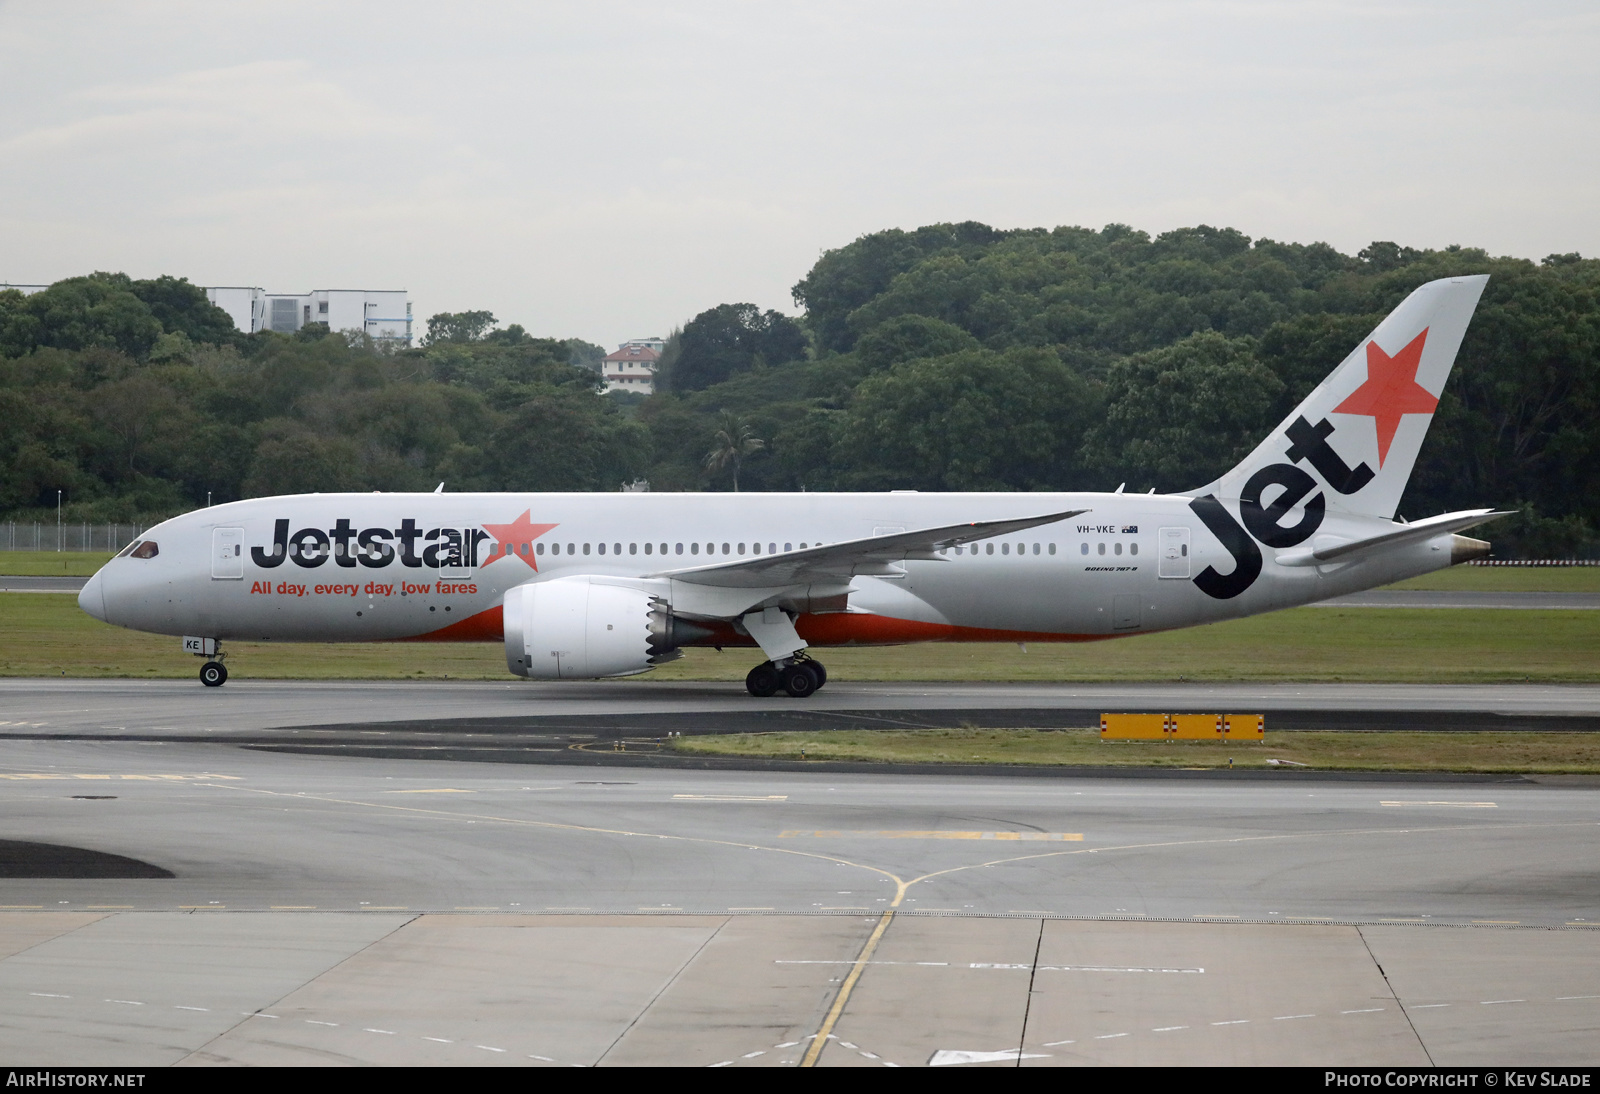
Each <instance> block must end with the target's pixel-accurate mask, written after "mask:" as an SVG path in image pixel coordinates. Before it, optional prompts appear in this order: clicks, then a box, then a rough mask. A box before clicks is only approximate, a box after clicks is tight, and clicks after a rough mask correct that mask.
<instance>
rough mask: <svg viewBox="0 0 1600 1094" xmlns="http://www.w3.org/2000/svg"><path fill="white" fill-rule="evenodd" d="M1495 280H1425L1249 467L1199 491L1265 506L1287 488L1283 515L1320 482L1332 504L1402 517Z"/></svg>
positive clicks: (1281, 499)
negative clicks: (1442, 400)
mask: <svg viewBox="0 0 1600 1094" xmlns="http://www.w3.org/2000/svg"><path fill="white" fill-rule="evenodd" d="M1488 280H1489V278H1488V275H1486V274H1478V275H1474V276H1471V277H1450V278H1445V279H1444V280H1441V281H1430V282H1428V283H1427V284H1426V285H1423V286H1421V287H1419V288H1418V289H1417V290H1416V291H1415V292H1413V293H1412V294H1411V295H1410V296H1408V297H1406V298H1405V300H1403V301H1401V303H1400V306H1399V307H1398V308H1396V309H1395V310H1394V311H1392V312H1390V313H1389V316H1388V318H1386V319H1385V320H1384V321H1383V322H1382V323H1379V324H1378V329H1377V330H1375V331H1373V332H1372V333H1371V334H1369V335H1368V336H1367V337H1366V339H1365V340H1364V341H1363V342H1362V343H1361V344H1360V345H1359V346H1357V347H1356V348H1355V351H1354V352H1353V353H1351V354H1350V356H1348V357H1346V358H1345V359H1344V361H1343V362H1342V363H1341V364H1340V365H1339V367H1338V368H1336V369H1334V370H1333V372H1332V373H1330V374H1329V376H1328V378H1327V379H1326V380H1324V381H1322V383H1320V384H1318V385H1317V388H1316V390H1314V391H1313V392H1312V393H1311V394H1310V395H1307V396H1306V398H1305V401H1304V402H1302V403H1301V404H1300V405H1299V406H1298V407H1296V408H1295V409H1294V412H1293V413H1291V414H1290V415H1289V417H1288V418H1286V419H1285V420H1284V421H1283V422H1282V424H1280V425H1279V426H1278V428H1277V429H1275V430H1273V431H1272V434H1271V436H1269V437H1268V438H1267V439H1266V440H1264V441H1262V442H1261V444H1259V445H1257V446H1256V450H1255V451H1254V452H1252V453H1250V455H1249V456H1248V457H1247V458H1246V459H1245V460H1244V461H1243V462H1241V463H1240V464H1239V466H1237V467H1235V468H1234V469H1233V470H1232V471H1229V472H1228V473H1227V474H1226V475H1223V476H1222V478H1220V479H1218V480H1217V481H1216V482H1214V483H1212V484H1211V485H1210V486H1208V487H1204V488H1202V489H1200V490H1197V491H1195V493H1196V494H1199V495H1204V494H1214V495H1217V496H1219V497H1223V498H1240V499H1248V500H1249V501H1250V502H1251V503H1252V505H1254V506H1259V505H1260V503H1261V501H1262V498H1261V494H1262V492H1263V491H1264V490H1267V489H1268V488H1269V487H1272V486H1278V487H1282V488H1283V492H1282V493H1281V494H1279V495H1278V498H1277V500H1270V499H1269V502H1268V505H1269V508H1271V509H1277V510H1279V511H1280V512H1282V511H1287V510H1288V509H1289V508H1291V507H1293V506H1295V505H1298V504H1300V502H1301V500H1302V499H1304V498H1305V497H1306V496H1307V495H1309V494H1310V493H1311V491H1312V489H1314V488H1315V486H1316V479H1320V480H1321V482H1322V483H1323V484H1325V486H1326V487H1327V489H1326V490H1325V491H1324V492H1323V493H1324V494H1325V496H1326V499H1327V500H1326V505H1327V508H1329V509H1332V510H1338V511H1341V512H1346V513H1355V514H1360V515H1362V516H1372V517H1383V518H1385V519H1393V517H1394V512H1395V507H1396V506H1398V505H1399V504H1400V494H1401V493H1402V492H1403V491H1404V490H1405V488H1406V480H1408V479H1410V478H1411V469H1412V468H1413V467H1414V466H1415V465H1416V462H1417V453H1418V452H1419V451H1420V450H1421V448H1422V440H1423V438H1424V437H1425V436H1426V435H1427V432H1428V425H1429V423H1430V422H1432V421H1433V411H1434V408H1435V407H1436V406H1437V405H1438V403H1439V395H1440V393H1441V392H1442V391H1443V390H1444V384H1445V381H1446V380H1447V379H1449V377H1450V368H1451V366H1452V365H1454V364H1455V359H1456V351H1457V350H1458V349H1460V348H1461V339H1462V336H1463V335H1465V334H1466V332H1467V322H1468V321H1469V320H1470V319H1471V318H1472V313H1473V310H1474V309H1475V308H1476V307H1477V306H1478V297H1479V296H1481V295H1482V294H1483V287H1484V285H1485V284H1486V283H1487V282H1488ZM1306 472H1310V473H1311V474H1312V475H1314V476H1315V477H1316V478H1315V479H1313V478H1310V477H1308V476H1307V474H1306Z"/></svg>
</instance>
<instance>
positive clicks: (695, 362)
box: [662, 304, 806, 392]
mask: <svg viewBox="0 0 1600 1094" xmlns="http://www.w3.org/2000/svg"><path fill="white" fill-rule="evenodd" d="M675 348H676V350H677V352H676V355H675V356H674V359H673V361H672V365H671V368H670V370H663V376H662V380H663V382H664V384H665V386H666V387H668V388H669V389H670V390H672V391H676V392H685V391H699V390H701V389H702V388H706V387H710V386H711V385H712V384H719V383H722V382H723V381H725V380H728V379H730V378H731V377H733V376H735V375H737V374H739V373H741V372H745V371H747V370H749V369H752V368H757V367H762V366H765V365H782V364H787V363H789V362H791V361H798V360H801V359H802V358H804V357H805V353H806V335H805V331H804V330H803V329H802V328H801V326H800V324H798V323H796V322H795V321H794V320H793V319H790V318H789V317H788V316H786V315H783V314H781V313H779V312H776V311H770V310H769V311H766V312H763V311H761V309H760V308H758V307H756V306H755V305H754V304H719V305H718V306H717V307H715V308H711V309H709V310H708V311H703V312H701V313H700V314H699V315H697V316H695V317H694V318H693V319H691V320H689V322H687V323H685V324H684V326H683V331H682V333H681V334H679V335H678V345H677V346H676V347H675Z"/></svg>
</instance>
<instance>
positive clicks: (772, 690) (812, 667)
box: [744, 658, 828, 699]
mask: <svg viewBox="0 0 1600 1094" xmlns="http://www.w3.org/2000/svg"><path fill="white" fill-rule="evenodd" d="M827 682H828V670H827V669H825V668H823V667H822V662H821V661H813V660H811V659H810V658H805V659H800V658H795V659H793V660H790V661H789V663H788V664H786V665H782V666H778V665H775V664H773V663H772V662H771V661H763V662H762V663H761V664H759V665H757V666H756V667H755V668H753V669H751V670H750V674H749V675H748V676H746V677H745V678H744V686H745V688H746V689H747V690H749V692H750V694H751V695H754V696H755V697H756V698H758V699H767V698H770V697H771V696H773V695H776V694H777V693H778V691H779V690H780V689H781V690H783V691H786V692H788V693H789V694H790V695H791V696H793V697H794V698H796V699H804V698H805V697H806V696H808V695H810V694H812V693H813V692H815V691H816V690H817V689H818V688H820V687H822V685H823V684H826V683H827Z"/></svg>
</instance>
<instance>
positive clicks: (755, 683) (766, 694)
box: [744, 661, 783, 699]
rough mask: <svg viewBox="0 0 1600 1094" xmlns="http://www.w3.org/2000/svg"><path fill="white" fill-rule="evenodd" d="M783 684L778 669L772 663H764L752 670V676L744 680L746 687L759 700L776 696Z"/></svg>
mask: <svg viewBox="0 0 1600 1094" xmlns="http://www.w3.org/2000/svg"><path fill="white" fill-rule="evenodd" d="M782 683H783V680H782V678H781V677H780V676H779V675H778V667H777V666H776V665H774V664H773V663H772V662H771V661H763V662H762V663H761V664H759V665H757V666H756V667H755V668H753V669H751V670H750V675H748V676H746V677H745V678H744V686H745V687H746V688H747V689H748V690H749V692H750V694H751V695H754V696H755V697H756V698H757V699H768V698H771V697H772V696H774V695H776V694H777V693H778V688H779V686H780V685H782Z"/></svg>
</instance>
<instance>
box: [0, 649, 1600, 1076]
mask: <svg viewBox="0 0 1600 1094" xmlns="http://www.w3.org/2000/svg"><path fill="white" fill-rule="evenodd" d="M238 684H243V685H244V686H238ZM835 687H839V688H840V690H839V692H838V693H836V696H834V697H832V698H830V699H829V701H830V702H834V703H837V704H838V706H837V708H836V709H838V710H841V711H848V710H856V711H861V710H867V711H877V712H878V714H879V715H880V716H882V717H885V718H887V717H889V716H890V715H891V714H892V713H893V712H894V711H897V710H898V711H900V712H901V714H900V715H899V716H900V717H914V716H917V712H918V711H919V710H920V711H923V712H927V713H928V714H929V715H930V716H932V715H937V714H939V713H941V712H948V711H950V710H952V709H957V708H958V707H965V708H970V709H983V708H986V707H992V708H995V709H998V710H999V711H1001V712H1002V713H1004V712H1005V711H1006V709H1007V708H1006V706H1005V704H1007V703H1011V704H1014V706H1013V707H1011V708H1010V709H1012V710H1018V711H1038V710H1042V709H1047V708H1048V704H1050V703H1054V702H1061V701H1064V700H1066V699H1068V698H1074V699H1075V701H1081V702H1087V703H1090V704H1091V705H1098V704H1100V703H1101V701H1109V700H1114V699H1116V698H1119V697H1134V696H1144V697H1146V698H1148V697H1150V696H1151V695H1152V694H1153V695H1155V696H1156V697H1157V698H1160V699H1162V700H1165V701H1168V702H1169V703H1176V702H1178V701H1192V702H1195V703H1200V704H1202V705H1203V704H1206V703H1212V702H1214V701H1217V700H1218V699H1219V697H1221V698H1226V699H1228V700H1230V701H1231V700H1233V699H1239V700H1246V699H1254V700H1257V701H1259V702H1260V703H1265V702H1269V701H1274V700H1276V701H1279V702H1286V703H1287V702H1292V703H1294V704H1297V705H1298V708H1300V709H1303V708H1305V707H1306V705H1307V704H1309V703H1321V704H1324V705H1325V706H1328V707H1329V708H1332V707H1333V706H1335V705H1337V704H1340V703H1350V704H1356V703H1367V704H1373V705H1378V704H1382V703H1384V702H1386V701H1387V702H1390V703H1395V702H1399V703H1402V704H1405V705H1409V706H1410V707H1412V708H1416V709H1418V710H1421V709H1424V708H1428V707H1429V706H1430V705H1431V706H1432V708H1434V709H1440V710H1446V709H1450V708H1458V709H1466V710H1469V711H1470V710H1476V711H1478V712H1480V713H1483V712H1490V713H1492V712H1493V711H1496V710H1531V711H1545V712H1557V713H1560V712H1566V713H1568V714H1573V713H1583V712H1589V713H1592V712H1593V711H1594V705H1595V701H1596V692H1597V690H1600V689H1594V688H1564V687H1524V688H1509V689H1506V688H1482V689H1456V688H1446V689H1430V688H1418V687H1400V688H1393V689H1388V690H1387V692H1384V691H1382V690H1380V689H1373V688H1366V687H1363V688H1360V689H1341V688H1329V687H1326V686H1319V687H1315V688H1305V687H1296V688H1271V687H1268V688H1262V687H1259V686H1251V687H1229V688H1175V687H1172V686H1170V685H1169V686H1165V687H1164V688H1162V689H1154V690H1153V691H1152V689H1148V688H1142V687H1141V688H1122V689H1115V688H1082V687H1056V686H1050V687H1031V686H1014V685H1005V686H986V685H959V686H949V687H943V686H934V687H925V686H891V685H848V684H845V685H843V686H840V685H830V688H829V689H828V690H829V692H832V691H833V690H834V688H835ZM827 695H828V692H824V693H822V694H821V695H819V696H818V697H817V698H818V699H819V700H821V699H823V698H824V697H825V696H827ZM918 704H921V705H920V706H919V705H918ZM763 706H764V704H759V703H757V702H756V701H754V700H751V699H750V698H749V697H748V696H745V695H742V694H741V693H739V692H737V691H735V690H734V688H733V687H732V686H730V685H660V684H643V683H634V684H628V683H621V684H609V685H577V686H576V687H575V688H565V687H561V686H558V685H550V686H546V685H534V684H523V683H516V684H507V685H500V684H483V683H463V684H459V685H458V684H454V683H451V684H445V685H439V684H406V683H393V684H388V683H385V684H375V685H357V684H295V683H255V682H250V681H242V682H230V683H229V684H228V685H227V687H225V688H223V689H220V690H208V689H202V688H200V687H199V686H198V685H191V684H187V683H183V682H173V681H160V682H154V681H152V682H137V681H135V682H124V681H70V682H69V681H52V680H45V681H38V680H34V681H28V680H8V681H0V709H3V710H4V713H5V715H6V717H5V719H3V720H5V721H8V722H9V723H10V724H9V725H5V726H0V733H4V734H5V735H6V754H5V760H4V764H3V765H0V808H3V814H0V815H4V816H5V817H6V824H5V827H4V830H3V832H0V835H3V837H4V840H3V841H0V1054H3V1057H4V1058H5V1059H6V1060H8V1061H14V1062H17V1063H20V1064H28V1065H34V1064H52V1063H54V1064H83V1065H86V1064H104V1065H124V1066H146V1065H151V1066H153V1065H161V1064H187V1065H205V1064H275V1063H294V1064H432V1065H437V1066H454V1067H460V1066H472V1065H512V1064H520V1065H529V1066H553V1065H596V1064H599V1065H617V1064H682V1065H698V1066H713V1065H721V1066H763V1065H796V1064H801V1063H808V1062H809V1063H814V1064H816V1065H818V1066H888V1065H896V1066H912V1065H925V1064H937V1065H960V1066H985V1065H988V1066H1017V1065H1019V1064H1020V1065H1023V1066H1061V1065H1081V1064H1119V1063H1174V1064H1186V1065H1193V1064H1208V1063H1216V1064H1303V1065H1312V1064H1315V1065H1327V1064H1348V1065H1384V1064H1395V1065H1399V1064H1421V1065H1426V1064H1428V1063H1429V1062H1432V1063H1435V1064H1472V1063H1478V1064H1506V1065H1509V1064H1550V1063H1559V1064H1585V1063H1593V1062H1595V1060H1596V1057H1600V1038H1596V1037H1595V1036H1594V1032H1595V1030H1596V1027H1597V1026H1600V973H1596V972H1595V970H1596V969H1597V968H1600V869H1597V868H1596V867H1595V865H1594V864H1595V863H1596V862H1600V795H1597V792H1596V791H1595V790H1593V789H1587V788H1583V787H1579V786H1571V785H1560V784H1559V780H1556V781H1555V782H1553V783H1550V784H1544V785H1539V784H1535V783H1531V782H1526V781H1522V782H1517V781H1510V782H1501V783H1494V784H1485V783H1461V784H1453V785H1452V784H1440V783H1437V782H1421V781H1419V782H1415V783H1408V782H1394V781H1386V782H1381V783H1380V782H1352V781H1345V782H1316V781H1313V782H1295V783H1282V784H1274V783H1246V782H1231V783H1230V782H1220V781H1194V782H1173V781H1167V780H1154V779H1151V780H1144V779H1117V780H1109V779H1079V778H1062V777H1054V778H1049V777H1035V776H1031V775H1012V776H1008V777H995V776H966V777H961V776H951V775H942V774H923V773H918V774H912V775H891V774H881V773H872V774H845V773H824V772H814V771H798V772H795V771H703V770H685V769H633V768H616V767H588V768H585V767H573V766H557V765H549V764H541V763H538V762H526V761H528V760H532V761H537V760H538V759H539V757H538V756H534V755H527V756H524V757H522V759H523V760H524V762H520V763H517V764H503V763H478V762H468V761H464V760H456V761H453V762H452V761H437V760H428V759H389V758H373V757H360V758H358V757H355V756H351V755H348V754H340V753H339V752H338V751H337V750H335V751H334V752H332V753H331V754H330V753H326V752H324V753H321V754H312V755H308V754H300V753H293V752H278V751H262V750H261V748H260V747H259V745H256V746H255V747H240V746H241V745H242V744H246V743H253V742H259V741H261V740H269V741H280V742H281V741H282V740H284V739H285V737H286V736H287V735H292V734H294V732H295V730H296V727H297V726H298V727H300V729H301V733H302V736H304V735H305V734H308V733H309V734H312V735H313V736H316V737H317V740H320V741H322V742H324V743H326V742H328V741H332V742H334V743H338V742H347V741H360V740H361V739H363V738H365V739H367V743H368V745H371V743H372V739H373V738H374V737H378V736H379V735H382V734H393V733H396V732H399V731H400V730H402V729H404V727H406V726H408V725H410V726H425V727H428V728H427V729H426V732H428V733H432V734H436V735H439V736H440V737H441V738H445V737H450V736H452V735H454V736H456V737H459V736H461V733H460V731H459V730H456V729H452V728H451V727H452V716H454V717H456V718H460V717H463V716H465V717H469V718H471V717H477V718H479V719H489V718H491V717H494V718H502V719H504V720H505V723H506V724H507V725H510V726H523V727H525V726H527V725H528V724H529V723H533V724H534V726H535V728H534V729H526V728H524V729H520V730H518V732H521V733H523V735H524V736H527V737H532V736H534V735H536V733H537V732H538V730H537V726H538V725H539V724H541V723H540V721H539V719H540V716H541V715H542V716H544V717H545V718H553V719H554V720H556V721H559V720H560V719H563V718H566V719H568V720H572V719H577V718H581V717H589V718H591V719H594V718H599V719H604V718H606V717H609V715H607V714H606V711H608V710H611V711H613V712H614V711H616V710H620V709H624V708H626V709H628V710H632V711H634V712H635V713H637V714H639V715H640V716H648V717H684V718H692V717H697V716H708V717H709V716H713V715H715V716H717V717H722V718H727V719H734V718H738V717H748V716H749V713H750V711H751V710H752V709H755V710H759V709H762V707H763ZM551 708H556V709H555V710H554V711H552V709H551ZM530 709H532V710H533V711H536V712H539V713H538V714H530V713H528V712H529V710H530ZM791 709H793V705H791ZM741 711H742V712H743V714H742V715H741V714H740V712H741ZM518 712H521V713H518ZM826 712H827V711H826V707H824V708H823V709H822V713H823V714H826ZM380 716H382V717H384V718H387V719H390V721H387V722H383V723H379V722H377V721H374V719H376V718H378V717H380ZM335 717H337V718H344V719H349V722H348V724H345V725H343V727H342V728H338V729H328V730H312V729H310V728H308V727H314V726H318V725H323V726H326V725H328V723H329V719H331V718H335ZM394 719H401V720H399V721H396V720H394ZM19 723H20V724H19ZM502 732H509V730H503V731H502ZM555 732H556V731H555V730H554V729H552V730H550V733H552V734H554V733H555ZM567 732H569V735H570V734H571V733H573V732H576V731H572V730H569V731H567ZM301 743H302V744H304V743H305V742H304V741H302V742H301ZM269 747H274V748H276V747H277V746H276V745H271V746H269ZM561 747H562V748H563V750H565V748H566V746H565V745H563V746H561ZM419 754H420V753H419ZM168 875H170V876H168ZM819 1041H820V1044H821V1046H822V1047H820V1048H818V1049H816V1051H815V1052H814V1053H813V1052H812V1049H813V1046H814V1045H815V1044H817V1042H819Z"/></svg>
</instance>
